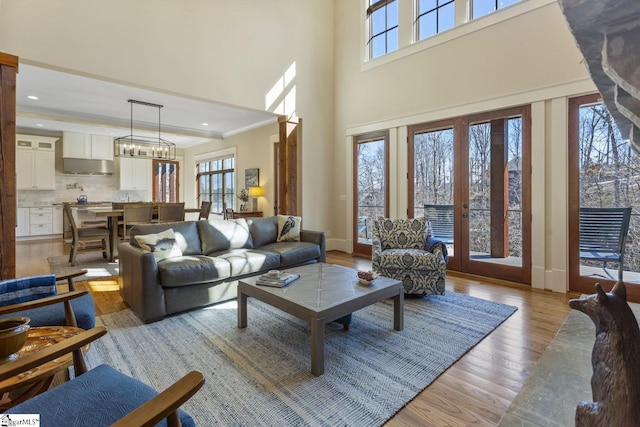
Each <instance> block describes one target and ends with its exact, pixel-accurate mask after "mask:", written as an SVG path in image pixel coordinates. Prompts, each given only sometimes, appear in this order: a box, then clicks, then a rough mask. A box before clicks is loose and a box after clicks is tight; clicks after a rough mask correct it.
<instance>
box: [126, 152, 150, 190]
mask: <svg viewBox="0 0 640 427" xmlns="http://www.w3.org/2000/svg"><path fill="white" fill-rule="evenodd" d="M118 159H120V190H134V191H149V190H151V159H138V158H129V157H118Z"/></svg>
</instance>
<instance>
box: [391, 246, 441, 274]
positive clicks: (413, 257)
mask: <svg viewBox="0 0 640 427" xmlns="http://www.w3.org/2000/svg"><path fill="white" fill-rule="evenodd" d="M442 262H443V260H442V257H439V256H437V255H434V254H432V253H431V252H427V251H425V250H421V249H387V250H385V251H382V253H381V254H380V266H381V268H384V269H385V270H387V271H389V270H394V269H395V270H435V271H440V270H441V268H442V266H441V263H442Z"/></svg>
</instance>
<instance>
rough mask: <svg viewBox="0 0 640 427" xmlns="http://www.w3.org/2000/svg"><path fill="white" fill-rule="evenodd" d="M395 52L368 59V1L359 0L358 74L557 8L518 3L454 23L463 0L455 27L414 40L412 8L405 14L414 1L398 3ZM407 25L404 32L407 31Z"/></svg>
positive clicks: (546, 0)
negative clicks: (538, 10)
mask: <svg viewBox="0 0 640 427" xmlns="http://www.w3.org/2000/svg"><path fill="white" fill-rule="evenodd" d="M398 1H399V2H400V3H399V4H398V19H399V22H398V26H399V28H398V49H397V50H394V51H393V52H389V53H387V54H385V55H381V56H379V57H377V58H374V59H369V54H368V47H367V40H368V37H369V30H368V28H367V7H368V4H369V3H368V1H367V0H361V4H362V7H361V8H360V13H361V16H360V26H361V34H362V43H361V44H362V49H361V57H360V64H361V66H360V71H367V70H371V69H374V68H377V67H379V66H381V65H384V64H388V63H390V62H393V61H396V60H398V59H401V58H404V57H406V56H409V55H413V54H415V53H418V52H421V51H423V50H426V49H430V48H432V47H434V46H438V45H440V44H443V43H447V42H449V41H451V40H455V39H457V38H459V37H463V36H466V35H468V34H471V33H474V32H476V31H480V30H482V29H484V28H488V27H491V26H493V25H496V24H499V23H501V22H503V21H507V20H509V19H513V18H516V17H518V16H520V15H523V14H526V13H529V12H531V11H534V10H536V9H539V8H542V7H545V6H548V5H550V4H554V5H556V6H557V1H556V0H522V1H521V2H519V3H515V4H512V5H509V6H507V7H505V8H503V9H499V10H497V11H495V12H492V13H489V14H487V15H485V16H482V17H480V18H478V19H474V20H473V21H469V22H465V23H462V24H459V23H458V20H459V18H460V14H459V12H458V10H459V7H458V3H459V2H460V1H463V0H456V26H455V27H454V28H451V29H450V30H447V31H443V32H442V33H438V34H436V35H435V36H433V37H428V38H426V39H423V40H418V41H415V36H414V34H415V31H414V28H413V18H414V16H415V6H411V7H410V8H409V10H410V11H411V14H409V13H405V11H406V10H407V9H406V7H407V5H408V2H409V1H414V0H405V1H404V2H403V1H402V0H398ZM409 15H411V19H410V20H408V18H407V17H408V16H409ZM407 26H409V27H408V29H407ZM407 33H409V34H411V39H408V38H407V37H404V36H403V34H407Z"/></svg>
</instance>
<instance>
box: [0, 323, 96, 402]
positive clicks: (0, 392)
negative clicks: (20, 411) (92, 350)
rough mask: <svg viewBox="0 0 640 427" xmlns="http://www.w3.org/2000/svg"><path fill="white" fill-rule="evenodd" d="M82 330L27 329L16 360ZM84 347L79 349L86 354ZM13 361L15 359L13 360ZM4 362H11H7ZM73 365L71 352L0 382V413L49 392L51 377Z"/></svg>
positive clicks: (60, 327) (61, 327) (59, 327)
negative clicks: (25, 337)
mask: <svg viewBox="0 0 640 427" xmlns="http://www.w3.org/2000/svg"><path fill="white" fill-rule="evenodd" d="M81 332H84V329H80V328H75V327H73V326H43V327H33V328H31V329H29V334H28V336H27V340H26V342H25V344H24V346H22V348H21V349H20V350H19V351H18V359H19V358H21V357H25V356H26V355H28V354H31V353H34V352H37V351H40V350H42V349H44V348H46V347H49V346H51V345H53V344H56V343H58V342H60V341H63V340H65V339H67V338H71V337H73V336H75V335H77V334H79V333H81ZM87 350H88V346H87V348H84V349H83V352H86V351H87ZM16 360H17V359H16ZM6 363H12V362H11V361H9V362H6ZM72 364H73V355H72V353H68V354H65V355H64V356H61V357H58V358H57V359H54V360H52V361H50V362H47V363H44V364H42V365H40V366H38V367H37V368H35V369H32V370H30V371H26V372H23V373H21V374H19V375H16V376H14V377H11V378H9V379H7V380H4V381H2V382H0V396H1V398H0V411H4V410H5V409H8V408H11V407H12V406H15V405H17V404H18V403H21V402H24V401H25V400H28V399H30V398H32V397H33V396H36V395H38V394H40V393H42V392H44V391H46V390H48V389H49V387H50V386H51V383H52V382H53V379H54V377H55V375H56V374H57V373H58V372H61V371H62V370H64V369H66V368H67V367H69V366H71V365H72Z"/></svg>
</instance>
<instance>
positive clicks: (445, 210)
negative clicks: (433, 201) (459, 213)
mask: <svg viewBox="0 0 640 427" xmlns="http://www.w3.org/2000/svg"><path fill="white" fill-rule="evenodd" d="M424 216H425V217H427V219H428V220H429V222H430V223H431V233H432V235H433V237H435V238H436V239H440V240H442V242H443V243H444V244H445V245H453V205H424Z"/></svg>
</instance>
